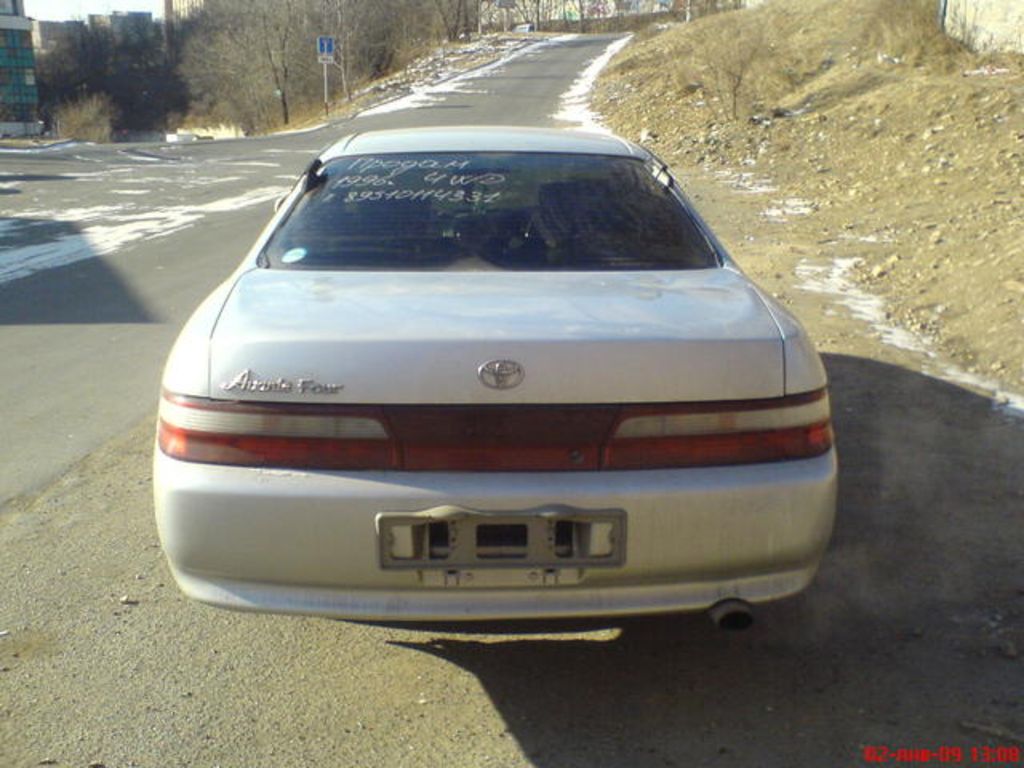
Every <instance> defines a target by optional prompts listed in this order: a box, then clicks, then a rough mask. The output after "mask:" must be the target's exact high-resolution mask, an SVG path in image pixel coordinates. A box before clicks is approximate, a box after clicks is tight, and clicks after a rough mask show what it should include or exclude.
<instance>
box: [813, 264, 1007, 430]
mask: <svg viewBox="0 0 1024 768" xmlns="http://www.w3.org/2000/svg"><path fill="white" fill-rule="evenodd" d="M861 261H863V259H860V258H857V257H849V258H842V259H833V260H832V262H831V263H830V264H824V265H822V264H812V263H811V262H809V261H806V260H804V261H801V262H800V263H799V264H798V265H797V268H796V276H797V278H798V280H799V283H798V284H797V288H798V289H799V290H803V291H811V292H813V293H820V294H822V295H825V296H828V297H830V298H831V299H833V300H834V301H836V302H837V303H838V304H840V305H841V306H844V307H846V308H847V309H848V310H850V313H851V314H852V315H853V316H854V317H855V318H857V319H858V320H862V321H863V322H865V323H867V324H868V325H869V326H870V327H871V328H872V329H873V330H874V332H875V333H876V334H877V335H878V337H879V338H880V339H881V340H882V342H883V343H884V344H888V345H889V346H892V347H897V348H899V349H904V350H907V351H909V352H915V353H917V354H920V355H923V356H924V357H925V362H924V365H923V366H922V368H923V372H924V373H926V374H929V375H932V376H935V377H937V378H939V379H942V380H944V381H948V382H950V383H953V384H962V385H964V386H967V387H970V388H972V389H976V390H981V391H983V392H986V393H987V394H988V395H989V396H990V397H991V398H992V401H993V407H994V408H995V409H996V410H998V411H1000V412H1003V413H1006V414H1007V415H1011V416H1015V417H1019V418H1024V395H1020V394H1016V393H1013V392H1007V391H1005V390H1002V389H1000V387H999V383H998V382H997V381H995V380H993V379H988V378H985V377H984V376H978V375H977V374H973V373H970V372H968V371H965V370H963V369H962V368H960V367H958V366H955V365H951V364H948V363H943V362H939V361H938V360H937V358H936V354H935V350H934V344H933V342H932V340H931V339H930V338H928V337H927V336H923V335H920V334H916V333H913V332H911V331H908V330H906V329H905V328H899V327H897V326H895V325H893V324H891V323H889V322H887V321H886V312H885V301H884V300H883V299H882V298H881V297H880V296H875V295H874V294H871V293H868V292H867V291H864V290H862V289H861V288H860V287H859V286H858V285H857V284H856V283H855V282H854V281H853V279H852V278H851V277H850V276H849V275H850V272H851V271H852V270H853V268H854V267H856V266H857V264H859V263H860V262H861Z"/></svg>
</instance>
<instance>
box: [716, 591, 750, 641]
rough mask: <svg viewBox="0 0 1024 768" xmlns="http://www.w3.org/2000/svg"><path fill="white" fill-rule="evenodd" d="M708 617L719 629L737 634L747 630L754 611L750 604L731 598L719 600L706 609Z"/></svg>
mask: <svg viewBox="0 0 1024 768" xmlns="http://www.w3.org/2000/svg"><path fill="white" fill-rule="evenodd" d="M708 616H710V617H711V620H712V621H713V622H714V623H715V626H716V627H718V628H719V629H727V630H729V631H731V632H738V631H740V630H743V629H747V628H748V627H750V625H751V624H753V623H754V611H753V609H752V608H751V607H750V603H748V602H747V601H746V600H740V599H738V598H735V597H731V598H729V599H727V600H720V601H718V602H717V603H715V604H714V605H712V606H711V607H710V608H708Z"/></svg>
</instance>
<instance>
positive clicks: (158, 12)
mask: <svg viewBox="0 0 1024 768" xmlns="http://www.w3.org/2000/svg"><path fill="white" fill-rule="evenodd" d="M163 10H164V2H163V0H25V15H26V16H29V17H30V18H33V19H41V20H43V21H66V20H67V19H84V18H85V17H86V16H88V15H89V14H90V13H110V12H111V11H149V12H151V13H152V14H153V15H154V16H163V15H164V14H163Z"/></svg>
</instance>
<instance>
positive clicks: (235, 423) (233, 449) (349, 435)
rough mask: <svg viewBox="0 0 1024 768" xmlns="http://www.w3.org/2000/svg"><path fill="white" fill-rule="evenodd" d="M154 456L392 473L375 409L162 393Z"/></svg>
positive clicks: (389, 445)
mask: <svg viewBox="0 0 1024 768" xmlns="http://www.w3.org/2000/svg"><path fill="white" fill-rule="evenodd" d="M158 443H159V445H160V450H162V451H163V452H164V453H166V454H167V455H168V456H170V457H172V458H175V459H181V460H183V461H196V462H203V463H207V464H235V465H241V466H250V467H301V468H304V469H393V468H394V467H395V466H396V465H397V450H396V447H395V444H394V441H392V440H391V439H390V436H389V434H388V431H387V429H386V428H385V426H384V422H383V420H382V419H381V418H380V416H379V412H378V411H377V409H372V408H371V409H359V408H333V407H323V406H306V405H285V406H276V405H269V404H255V403H233V402H223V401H214V400H204V399H200V398H187V397H179V396H176V395H170V394H165V395H164V397H163V399H162V400H161V402H160V423H159V427H158Z"/></svg>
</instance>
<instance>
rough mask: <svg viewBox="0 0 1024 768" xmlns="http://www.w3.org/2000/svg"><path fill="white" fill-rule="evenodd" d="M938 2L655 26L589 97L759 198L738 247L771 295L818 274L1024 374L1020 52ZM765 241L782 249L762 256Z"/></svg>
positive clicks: (776, 3)
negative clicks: (982, 49)
mask: <svg viewBox="0 0 1024 768" xmlns="http://www.w3.org/2000/svg"><path fill="white" fill-rule="evenodd" d="M933 6H934V4H933V3H929V2H924V0H920V1H919V0H896V1H893V0H867V2H865V0H769V1H768V2H767V3H765V4H764V5H762V6H760V7H758V8H756V9H750V10H743V11H735V12H730V13H723V14H719V15H717V16H711V17H707V18H704V19H700V20H697V21H695V22H693V23H690V24H677V25H671V26H661V27H655V28H652V29H651V30H649V31H647V32H646V33H644V34H642V35H640V36H638V39H637V40H636V41H634V44H633V45H631V46H629V47H628V48H626V49H625V51H624V52H623V53H622V54H620V56H619V57H618V58H617V59H616V60H615V61H614V62H613V63H612V65H611V66H610V67H608V68H607V69H606V70H605V73H604V76H603V77H602V80H601V81H600V83H599V86H598V89H597V92H596V93H595V101H594V103H595V106H596V107H597V108H598V109H599V110H600V112H601V113H602V115H603V116H604V119H605V120H606V122H607V123H608V125H609V126H610V127H611V128H612V129H613V130H615V131H616V132H617V133H619V134H621V135H623V136H626V137H628V138H631V139H633V140H639V141H641V142H642V143H644V144H645V145H647V146H649V147H650V148H651V149H653V150H654V151H655V152H657V153H658V154H659V155H660V156H661V157H662V158H663V159H665V160H666V161H667V162H669V163H670V164H672V165H673V166H674V167H675V168H676V170H677V171H678V172H680V173H681V174H682V175H683V176H684V177H685V176H686V175H687V174H702V175H709V174H710V175H714V176H717V177H719V178H720V179H721V180H723V181H725V182H727V183H730V184H732V185H734V186H737V187H739V188H742V189H744V190H746V191H749V192H750V193H751V194H752V195H755V196H760V197H761V198H762V199H763V210H762V211H761V214H760V217H759V224H760V226H758V227H757V228H756V230H757V231H752V232H751V233H750V235H749V236H748V237H747V238H746V240H747V242H745V243H742V244H739V246H740V249H741V250H742V251H743V253H742V254H737V256H741V257H742V258H741V263H742V264H743V266H744V268H745V269H748V271H753V272H755V273H757V272H765V273H766V276H767V277H769V278H770V279H769V284H771V280H772V279H774V280H775V285H776V286H777V289H778V291H779V293H780V295H782V297H783V298H785V292H786V291H787V290H791V289H792V286H793V285H797V286H801V287H803V288H804V289H807V288H813V287H815V286H817V288H818V289H819V290H821V291H823V292H831V293H832V294H833V295H834V297H835V298H838V299H839V300H840V303H846V304H847V306H848V307H849V308H850V310H851V311H852V312H853V313H854V314H860V315H861V316H862V317H863V318H864V319H868V320H871V322H872V324H873V325H874V326H875V328H876V332H877V333H879V334H880V335H883V336H887V337H888V338H889V340H890V341H892V342H893V343H897V344H900V345H902V346H906V347H909V348H912V349H917V350H918V351H921V352H924V353H925V354H927V355H928V356H931V357H934V358H935V359H937V360H945V361H948V362H949V363H950V364H951V365H952V366H954V367H956V368H957V369H959V370H960V372H961V373H962V374H963V378H965V379H966V380H970V379H974V380H975V381H976V383H977V382H982V383H988V384H990V385H992V386H994V387H998V388H1002V389H1005V390H1009V391H1014V392H1021V391H1024V57H1021V56H1014V55H999V56H982V55H976V54H973V53H971V52H970V51H968V50H966V49H965V48H963V47H962V46H961V45H960V44H958V43H955V42H953V41H952V40H950V39H949V38H947V37H945V36H944V35H943V34H942V33H941V32H940V31H939V30H938V28H937V26H936V24H935V20H934V11H933ZM766 239H773V240H776V241H780V240H781V241H784V242H786V243H789V244H790V246H789V251H790V252H791V256H792V258H790V259H788V260H783V262H782V263H775V264H773V265H771V267H770V268H767V267H766V266H765V265H763V264H758V249H757V243H758V242H764V241H765V240H766ZM734 245H735V244H732V243H730V246H734ZM735 250H736V249H735V247H734V251H735ZM780 269H782V270H783V272H784V273H779V271H778V270H780ZM755 276H758V275H755ZM762 276H764V275H762ZM876 297H878V298H881V299H882V301H878V300H877V298H876Z"/></svg>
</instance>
